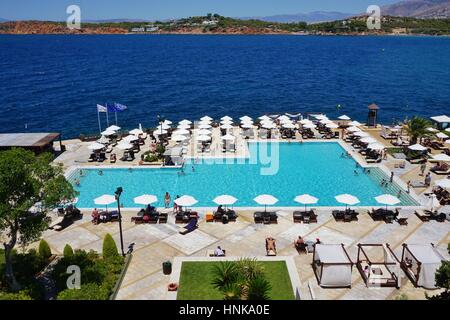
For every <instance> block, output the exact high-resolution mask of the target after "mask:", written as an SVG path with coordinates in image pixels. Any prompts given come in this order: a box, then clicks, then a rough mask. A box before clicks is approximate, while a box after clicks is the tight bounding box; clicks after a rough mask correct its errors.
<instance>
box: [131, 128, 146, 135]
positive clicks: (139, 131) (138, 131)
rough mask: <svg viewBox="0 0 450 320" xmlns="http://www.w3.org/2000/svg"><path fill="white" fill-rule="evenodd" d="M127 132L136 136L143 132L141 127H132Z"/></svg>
mask: <svg viewBox="0 0 450 320" xmlns="http://www.w3.org/2000/svg"><path fill="white" fill-rule="evenodd" d="M129 133H130V134H132V135H135V136H138V135H140V134H143V133H144V131H142V130H141V129H133V130H131V131H130V132H129Z"/></svg>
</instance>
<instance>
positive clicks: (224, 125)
mask: <svg viewBox="0 0 450 320" xmlns="http://www.w3.org/2000/svg"><path fill="white" fill-rule="evenodd" d="M220 128H221V129H225V130H228V129H233V126H232V125H231V124H223V125H221V126H220Z"/></svg>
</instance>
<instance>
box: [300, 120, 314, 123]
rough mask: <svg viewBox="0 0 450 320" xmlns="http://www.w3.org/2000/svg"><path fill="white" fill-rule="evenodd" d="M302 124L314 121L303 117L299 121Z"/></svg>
mask: <svg viewBox="0 0 450 320" xmlns="http://www.w3.org/2000/svg"><path fill="white" fill-rule="evenodd" d="M299 122H300V123H301V124H308V123H312V121H311V120H309V119H303V120H300V121H299Z"/></svg>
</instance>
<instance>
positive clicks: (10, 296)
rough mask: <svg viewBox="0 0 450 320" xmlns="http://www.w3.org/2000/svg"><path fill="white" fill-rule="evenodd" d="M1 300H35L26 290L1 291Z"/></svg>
mask: <svg viewBox="0 0 450 320" xmlns="http://www.w3.org/2000/svg"><path fill="white" fill-rule="evenodd" d="M0 300H33V298H31V296H30V295H29V294H28V292H26V291H19V292H17V293H8V292H0Z"/></svg>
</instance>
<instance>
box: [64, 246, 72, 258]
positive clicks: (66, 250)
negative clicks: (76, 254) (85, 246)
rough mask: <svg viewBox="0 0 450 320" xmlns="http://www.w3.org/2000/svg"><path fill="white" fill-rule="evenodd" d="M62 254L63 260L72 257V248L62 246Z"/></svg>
mask: <svg viewBox="0 0 450 320" xmlns="http://www.w3.org/2000/svg"><path fill="white" fill-rule="evenodd" d="M63 254H64V258H70V257H73V249H72V247H71V246H70V245H69V244H66V245H65V246H64V251H63Z"/></svg>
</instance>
